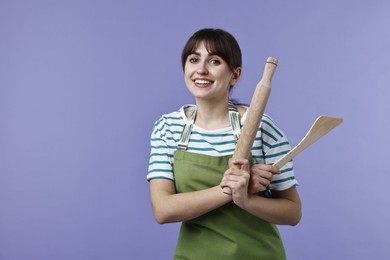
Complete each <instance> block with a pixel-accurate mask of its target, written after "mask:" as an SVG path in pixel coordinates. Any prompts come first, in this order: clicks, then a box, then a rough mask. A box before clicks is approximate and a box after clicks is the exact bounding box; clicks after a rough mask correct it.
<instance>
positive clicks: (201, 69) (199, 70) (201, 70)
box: [196, 62, 209, 75]
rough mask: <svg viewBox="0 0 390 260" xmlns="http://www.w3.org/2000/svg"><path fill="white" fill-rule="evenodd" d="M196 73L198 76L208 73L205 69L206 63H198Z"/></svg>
mask: <svg viewBox="0 0 390 260" xmlns="http://www.w3.org/2000/svg"><path fill="white" fill-rule="evenodd" d="M196 72H197V73H198V74H199V75H207V74H208V73H209V71H208V69H207V63H206V62H199V63H198V68H197V69H196Z"/></svg>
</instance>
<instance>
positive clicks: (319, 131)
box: [273, 116, 343, 169]
mask: <svg viewBox="0 0 390 260" xmlns="http://www.w3.org/2000/svg"><path fill="white" fill-rule="evenodd" d="M342 122H343V119H342V118H339V117H331V116H319V117H318V118H317V119H316V121H315V122H314V123H313V125H312V126H311V127H310V129H309V131H308V132H307V133H306V135H305V137H303V139H302V140H301V141H300V142H299V144H297V145H296V146H295V147H294V148H293V149H292V150H291V151H290V152H288V153H287V154H285V155H284V156H283V157H282V158H280V159H279V160H278V161H276V162H275V163H274V164H273V165H274V166H276V167H278V168H279V169H280V168H282V167H283V166H284V165H285V164H286V163H287V162H288V161H290V160H291V159H292V158H294V157H295V156H297V155H298V154H299V153H300V152H302V151H303V150H305V149H306V148H307V147H309V146H310V145H311V144H313V143H314V142H315V141H317V140H318V139H320V138H321V137H323V136H324V135H326V134H327V133H328V132H330V131H331V130H332V129H333V128H335V127H336V126H338V125H339V124H341V123H342Z"/></svg>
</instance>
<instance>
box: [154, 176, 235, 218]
mask: <svg viewBox="0 0 390 260" xmlns="http://www.w3.org/2000/svg"><path fill="white" fill-rule="evenodd" d="M150 198H151V201H152V208H153V212H154V217H155V218H156V221H157V222H158V223H159V224H164V223H169V222H178V221H186V220H190V219H193V218H196V217H199V216H201V215H203V214H205V213H207V212H209V211H211V210H213V209H216V208H218V207H220V206H222V205H224V204H226V203H228V202H229V201H231V200H232V197H231V196H229V195H226V194H224V193H223V192H222V190H221V187H220V186H215V187H212V188H209V189H205V190H200V191H193V192H186V193H176V189H175V185H174V182H173V181H171V180H167V179H152V180H150Z"/></svg>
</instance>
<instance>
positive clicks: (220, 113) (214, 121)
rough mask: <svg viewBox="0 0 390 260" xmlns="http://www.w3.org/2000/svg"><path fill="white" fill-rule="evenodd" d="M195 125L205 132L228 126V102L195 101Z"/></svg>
mask: <svg viewBox="0 0 390 260" xmlns="http://www.w3.org/2000/svg"><path fill="white" fill-rule="evenodd" d="M196 106H197V113H196V119H195V124H196V125H197V126H199V127H201V128H203V129H206V130H216V129H220V128H224V127H228V126H229V125H230V121H229V110H228V107H229V106H228V100H221V101H219V102H215V101H203V100H197V101H196Z"/></svg>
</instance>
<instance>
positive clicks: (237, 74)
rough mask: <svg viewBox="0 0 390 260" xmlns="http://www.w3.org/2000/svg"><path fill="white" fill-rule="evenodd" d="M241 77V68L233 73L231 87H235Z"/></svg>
mask: <svg viewBox="0 0 390 260" xmlns="http://www.w3.org/2000/svg"><path fill="white" fill-rule="evenodd" d="M240 77H241V67H238V68H237V69H235V70H234V71H233V75H232V79H231V80H230V86H233V85H235V84H236V83H237V81H238V80H239V79H240Z"/></svg>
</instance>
